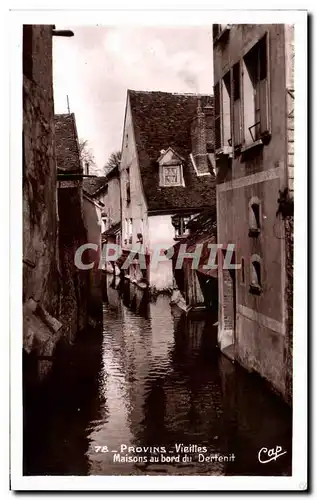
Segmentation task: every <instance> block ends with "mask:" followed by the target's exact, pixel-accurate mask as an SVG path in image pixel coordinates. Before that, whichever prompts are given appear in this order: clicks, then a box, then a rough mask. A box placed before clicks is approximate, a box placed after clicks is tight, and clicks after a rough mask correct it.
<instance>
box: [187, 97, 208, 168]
mask: <svg viewBox="0 0 317 500" xmlns="http://www.w3.org/2000/svg"><path fill="white" fill-rule="evenodd" d="M191 141H192V155H193V161H194V163H195V167H196V170H197V173H198V174H206V173H209V168H208V156H207V133H206V116H205V113H204V111H203V110H202V106H201V97H200V96H198V99H197V110H196V115H195V116H194V118H193V120H192V124H191Z"/></svg>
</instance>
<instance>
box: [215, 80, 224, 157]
mask: <svg viewBox="0 0 317 500" xmlns="http://www.w3.org/2000/svg"><path fill="white" fill-rule="evenodd" d="M214 97H215V149H216V151H217V149H220V148H221V143H222V141H221V115H220V113H221V106H220V85H219V82H218V83H216V85H215V86H214Z"/></svg>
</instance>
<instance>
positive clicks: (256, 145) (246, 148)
mask: <svg viewBox="0 0 317 500" xmlns="http://www.w3.org/2000/svg"><path fill="white" fill-rule="evenodd" d="M263 145H264V143H263V140H262V139H258V140H257V141H254V142H252V143H251V144H248V145H247V146H243V148H241V150H240V152H241V153H245V152H246V151H250V150H251V149H255V148H259V147H261V146H263Z"/></svg>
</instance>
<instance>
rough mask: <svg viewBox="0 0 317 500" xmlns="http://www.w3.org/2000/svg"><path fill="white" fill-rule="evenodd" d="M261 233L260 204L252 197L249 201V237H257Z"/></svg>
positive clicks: (257, 199)
mask: <svg viewBox="0 0 317 500" xmlns="http://www.w3.org/2000/svg"><path fill="white" fill-rule="evenodd" d="M260 231H261V202H260V200H259V198H257V197H252V198H251V200H250V201H249V236H258V235H259V233H260Z"/></svg>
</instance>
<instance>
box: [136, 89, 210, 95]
mask: <svg viewBox="0 0 317 500" xmlns="http://www.w3.org/2000/svg"><path fill="white" fill-rule="evenodd" d="M128 92H133V93H135V94H154V93H155V94H169V95H185V96H205V97H213V94H208V93H207V92H168V91H167V90H134V89H128Z"/></svg>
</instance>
